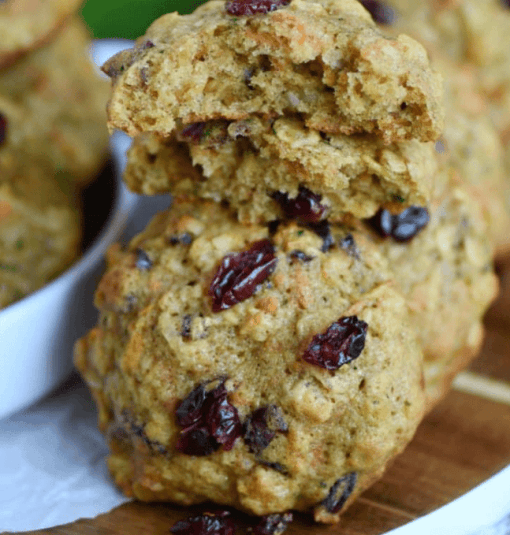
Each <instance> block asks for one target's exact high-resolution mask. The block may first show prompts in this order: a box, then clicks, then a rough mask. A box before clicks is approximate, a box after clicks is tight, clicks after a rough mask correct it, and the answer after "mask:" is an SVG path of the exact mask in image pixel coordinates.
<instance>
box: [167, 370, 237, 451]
mask: <svg viewBox="0 0 510 535" xmlns="http://www.w3.org/2000/svg"><path fill="white" fill-rule="evenodd" d="M219 381H220V383H219V385H218V386H217V387H216V388H212V389H210V390H206V386H207V385H208V384H209V383H204V384H200V385H198V386H197V387H196V388H195V389H194V390H193V391H192V392H191V393H190V394H188V396H187V397H186V398H185V399H184V400H183V401H182V402H181V403H180V405H179V406H178V407H177V410H176V412H175V416H176V419H177V423H178V424H179V425H180V426H181V427H182V428H183V430H182V432H181V436H180V437H179V440H178V441H177V445H176V448H177V450H178V451H180V452H181V453H184V454H186V455H197V456H204V455H209V454H211V453H213V452H214V451H216V450H218V449H219V448H220V447H221V446H223V449H224V450H225V451H228V450H231V449H232V448H233V447H234V443H235V441H236V440H237V438H238V437H240V436H241V434H242V425H241V421H240V419H239V415H238V412H237V409H236V408H235V407H234V406H233V405H231V404H230V403H229V401H228V399H227V394H228V393H227V389H226V388H225V379H219Z"/></svg>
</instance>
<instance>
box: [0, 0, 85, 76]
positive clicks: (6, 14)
mask: <svg viewBox="0 0 510 535" xmlns="http://www.w3.org/2000/svg"><path fill="white" fill-rule="evenodd" d="M81 3H82V0H2V1H1V2H0V35H1V36H2V39H1V41H0V68H3V67H5V66H6V65H8V64H9V63H12V62H13V61H14V60H16V59H17V58H19V56H21V55H23V54H24V53H25V52H27V51H28V50H31V49H33V48H35V47H37V46H40V45H41V44H42V43H44V42H46V41H48V40H49V39H50V38H51V37H53V35H54V34H55V33H56V32H58V30H59V29H60V27H61V26H62V24H63V23H64V21H66V19H67V18H68V17H70V16H71V15H72V14H73V13H75V12H76V11H78V9H79V7H80V4H81Z"/></svg>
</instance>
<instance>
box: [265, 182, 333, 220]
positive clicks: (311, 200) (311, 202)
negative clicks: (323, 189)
mask: <svg viewBox="0 0 510 535" xmlns="http://www.w3.org/2000/svg"><path fill="white" fill-rule="evenodd" d="M271 196H272V197H273V199H274V200H275V201H276V202H277V203H278V204H279V205H280V206H281V208H282V210H283V213H284V214H285V217H287V218H289V219H297V220H299V221H302V222H303V223H315V222H317V221H320V220H321V219H322V217H323V216H324V214H325V212H326V209H327V207H326V206H324V205H323V204H320V201H321V196H320V195H318V194H316V193H313V192H312V191H310V190H309V189H308V188H305V187H303V186H300V187H299V193H298V195H297V197H295V198H294V199H289V196H288V194H287V193H283V192H281V191H275V192H274V193H273V194H272V195H271Z"/></svg>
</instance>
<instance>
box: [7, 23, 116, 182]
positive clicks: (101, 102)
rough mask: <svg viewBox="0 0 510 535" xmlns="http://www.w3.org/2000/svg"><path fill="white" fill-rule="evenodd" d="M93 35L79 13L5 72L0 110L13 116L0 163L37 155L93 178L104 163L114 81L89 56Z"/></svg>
mask: <svg viewBox="0 0 510 535" xmlns="http://www.w3.org/2000/svg"><path fill="white" fill-rule="evenodd" d="M89 46H90V34H89V32H88V30H87V29H86V27H85V24H84V23H83V21H81V20H80V19H79V18H73V19H72V20H71V21H70V22H69V23H68V24H67V25H66V26H65V27H64V28H63V29H62V31H61V32H60V33H59V35H58V37H57V38H56V39H55V40H54V41H52V42H51V43H50V44H48V45H46V46H44V47H42V48H40V49H39V50H36V51H34V52H32V53H30V54H28V55H26V56H25V57H24V58H22V59H20V60H19V61H18V62H16V63H15V64H14V65H12V66H11V67H9V68H8V69H5V70H3V71H2V72H1V74H0V113H1V114H2V116H3V117H4V118H5V119H6V121H7V128H6V134H5V139H4V140H3V143H2V144H1V145H0V165H1V166H2V167H4V166H10V165H11V161H12V160H19V161H23V160H27V159H29V160H37V161H39V163H40V165H42V166H45V167H46V168H47V169H48V170H50V172H51V170H52V169H53V170H54V172H58V173H62V174H65V175H67V176H68V179H69V180H70V181H78V182H82V183H84V182H87V181H90V180H91V179H93V178H94V176H95V175H96V173H97V172H98V170H99V169H100V168H101V166H102V165H103V163H104V161H105V158H106V153H107V148H108V132H107V129H106V127H105V124H104V123H105V120H106V113H105V105H106V101H107V94H108V84H107V82H106V81H105V80H103V79H101V77H100V76H99V73H98V72H97V69H96V68H95V66H94V65H93V64H92V61H91V59H90V55H89Z"/></svg>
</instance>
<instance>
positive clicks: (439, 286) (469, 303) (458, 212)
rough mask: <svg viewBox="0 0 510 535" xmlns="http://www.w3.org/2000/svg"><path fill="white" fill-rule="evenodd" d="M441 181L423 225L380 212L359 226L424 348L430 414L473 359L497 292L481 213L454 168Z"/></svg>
mask: <svg viewBox="0 0 510 535" xmlns="http://www.w3.org/2000/svg"><path fill="white" fill-rule="evenodd" d="M440 175H441V180H440V181H438V183H439V184H441V185H442V186H441V188H439V187H438V190H437V192H436V196H435V200H434V202H433V203H432V205H431V206H430V207H429V208H428V210H427V212H428V214H427V215H426V216H425V217H424V214H425V211H424V209H418V208H415V209H414V213H413V212H411V211H409V210H408V211H407V212H403V213H401V214H400V215H397V214H393V215H392V214H390V213H389V212H388V211H384V212H380V213H379V214H378V215H377V217H375V218H373V219H371V220H370V221H368V222H366V223H365V224H364V225H365V229H369V230H371V231H372V236H373V238H374V240H375V243H376V244H377V245H378V248H379V252H380V254H382V255H383V256H384V257H385V258H386V259H387V261H388V263H389V266H390V269H391V271H392V272H393V274H394V279H395V282H396V284H397V285H398V288H399V289H400V290H401V292H402V293H403V295H404V296H405V298H406V300H407V303H408V304H409V306H410V309H411V323H412V325H413V326H414V327H415V329H416V332H417V335H418V339H419V341H420V344H421V346H422V347H423V348H424V358H425V365H424V369H425V383H426V390H427V405H428V407H429V408H431V407H432V406H433V405H434V404H435V403H436V402H437V401H439V400H440V399H441V398H442V397H443V396H444V395H445V394H446V392H447V390H448V387H449V386H450V383H451V381H452V380H453V378H454V376H455V374H456V373H458V372H459V371H460V370H461V369H462V368H464V367H465V366H466V365H467V364H468V363H469V362H470V361H471V360H472V359H473V358H474V357H475V356H476V355H477V353H478V351H479V349H480V345H481V343H482V340H483V333H484V329H483V316H484V314H485V312H486V310H487V308H488V307H489V305H490V303H491V302H492V301H493V299H494V298H495V297H496V294H497V290H498V284H497V278H496V275H495V274H494V270H493V264H492V257H493V251H494V250H493V247H492V246H491V243H490V240H487V221H486V217H485V214H484V212H483V209H482V208H481V207H480V205H479V203H478V201H477V199H476V198H475V197H473V196H472V193H471V191H470V189H469V188H466V187H465V185H464V182H463V181H462V179H461V177H460V176H459V174H458V172H457V171H456V170H455V169H454V168H452V167H444V168H443V169H442V170H441V173H440ZM427 221H428V222H427Z"/></svg>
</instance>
